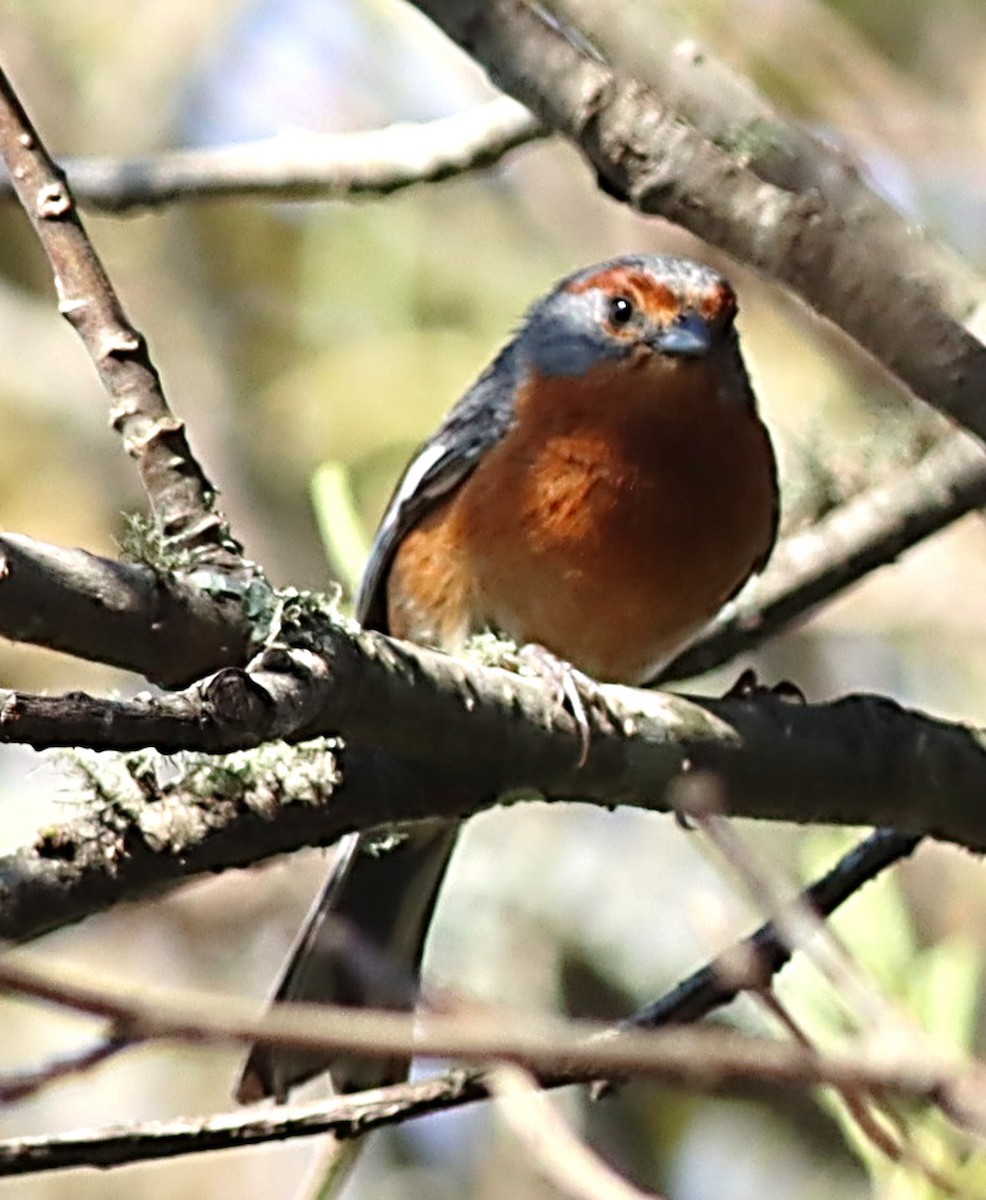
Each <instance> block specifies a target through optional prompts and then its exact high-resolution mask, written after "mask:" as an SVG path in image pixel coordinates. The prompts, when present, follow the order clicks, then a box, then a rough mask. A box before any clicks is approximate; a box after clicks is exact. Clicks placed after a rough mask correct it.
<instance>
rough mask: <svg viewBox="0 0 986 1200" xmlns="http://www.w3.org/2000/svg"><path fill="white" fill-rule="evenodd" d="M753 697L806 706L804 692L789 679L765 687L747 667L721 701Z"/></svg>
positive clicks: (754, 672) (750, 668)
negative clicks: (770, 697)
mask: <svg viewBox="0 0 986 1200" xmlns="http://www.w3.org/2000/svg"><path fill="white" fill-rule="evenodd" d="M753 696H774V697H775V698H776V699H778V700H786V701H787V702H788V703H789V704H807V703H808V701H807V699H806V698H805V694H804V692H803V691H802V690H801V688H799V687H798V685H797V684H796V683H793V682H792V681H791V680H790V679H780V680H778V682H777V683H775V684H771V685H769V686H768V685H767V684H765V683H761V682H760V680H759V679H758V678H757V673H756V671H754V670H753V668H752V667H747V668H746V670H745V671H743V672H741V674H740V676H739V678H738V679H737V680H736V682H735V683H734V684H733V685H732V687H730V688H729V689H728V690H727V691H726V692H724V693H723V697H722V698H723V700H749V699H750V698H751V697H753Z"/></svg>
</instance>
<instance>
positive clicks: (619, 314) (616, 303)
mask: <svg viewBox="0 0 986 1200" xmlns="http://www.w3.org/2000/svg"><path fill="white" fill-rule="evenodd" d="M636 311H637V310H636V308H635V307H634V304H633V301H632V300H630V299H628V297H626V296H614V297H613V298H612V299H611V300H610V302H609V305H608V307H607V310H606V316H607V317H608V318H609V323H610V325H613V326H615V328H617V329H622V328H623V327H624V326H626V325H629V324H630V322H631V321H632V320H633V318H634V316H635V315H636Z"/></svg>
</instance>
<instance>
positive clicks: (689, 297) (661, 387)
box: [237, 254, 779, 1102]
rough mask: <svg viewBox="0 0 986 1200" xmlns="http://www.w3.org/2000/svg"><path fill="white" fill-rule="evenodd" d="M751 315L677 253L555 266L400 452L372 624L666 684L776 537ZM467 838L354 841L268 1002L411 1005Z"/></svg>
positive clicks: (371, 1076) (415, 832) (377, 567)
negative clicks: (500, 642)
mask: <svg viewBox="0 0 986 1200" xmlns="http://www.w3.org/2000/svg"><path fill="white" fill-rule="evenodd" d="M736 312H737V300H736V294H735V292H734V290H733V288H732V286H731V285H730V284H729V283H728V282H727V280H726V279H725V278H723V277H722V276H721V275H720V274H719V273H718V272H716V271H714V270H713V269H712V268H710V267H708V266H705V265H703V264H700V263H698V262H695V261H692V260H689V259H685V258H678V257H673V256H670V255H659V254H636V255H624V256H621V257H617V258H613V259H610V260H608V261H605V262H601V263H597V264H594V265H592V266H589V267H585V268H583V269H581V270H578V271H576V272H575V273H573V274H570V275H567V276H566V277H565V278H563V279H562V280H560V281H559V282H558V283H557V284H556V285H555V286H554V287H553V288H552V289H551V290H550V291H549V292H548V293H547V294H546V295H545V296H543V297H541V298H540V299H539V300H537V301H536V302H535V303H534V304H533V305H532V306H531V307H530V308H529V309H528V311H527V313H526V315H525V316H524V318H523V320H522V321H521V323H520V325H519V327H518V329H517V331H516V333H515V334H514V336H513V337H512V338H511V339H510V340H509V341H508V342H507V344H506V345H505V346H504V347H503V349H501V350H500V352H499V353H498V354H497V355H496V357H495V358H494V359H493V361H492V363H491V364H490V365H489V366H488V367H487V368H486V370H485V371H484V372H483V373H482V374H481V375H480V376H479V378H478V379H477V380H476V382H475V383H474V384H473V385H472V386H471V387H470V388H468V389H467V391H466V392H465V393H464V394H463V395H462V397H461V398H460V399H459V400H458V402H457V403H456V404H455V405H454V406H453V407H452V409H451V410H450V411H449V413H448V415H447V416H446V417H445V419H444V420H443V421H442V422H441V423H440V425H439V427H438V429H437V430H436V431H435V433H434V434H432V436H431V437H430V438H428V439H427V440H426V441H425V442H424V443H423V444H422V445H421V446H420V448H419V449H418V451H417V452H416V454H415V455H414V456H413V458H412V459H411V461H410V463H409V464H408V466H407V468H406V470H405V471H404V473H403V475H402V477H401V479H400V481H399V482H398V484H397V486H396V489H395V491H394V493H393V496H392V498H391V500H390V502H389V504H388V505H387V508H386V510H385V512H384V515H383V518H382V520H381V522H380V525H379V527H378V530H377V533H376V536H375V538H374V540H373V543H372V547H371V549H370V552H369V557H368V561H367V564H366V568H365V571H364V573H363V576H362V581H361V584H360V587H359V590H358V594H357V597H356V603H355V614H356V617H357V619H358V621H359V622H360V624H361V625H362V626H363V627H364V628H367V629H373V630H378V631H380V632H381V633H384V634H388V635H389V636H391V637H394V638H400V639H405V640H408V641H411V642H416V643H419V644H422V645H425V646H429V647H433V648H437V649H439V650H442V651H445V652H447V653H449V654H461V653H462V652H463V651H465V650H466V648H467V644H468V642H469V639H470V637H472V636H473V635H475V634H478V633H483V632H486V631H492V632H494V633H496V634H497V635H498V636H500V637H503V638H506V639H509V640H510V641H512V642H514V643H517V644H518V645H521V646H533V647H536V648H538V650H539V651H541V652H542V653H543V654H544V655H546V656H547V660H548V661H550V662H554V663H556V664H561V666H562V669H568V668H569V667H570V668H571V669H573V670H575V671H576V672H578V673H581V674H584V675H587V676H589V677H590V678H591V679H592V680H594V681H599V682H619V683H623V684H631V685H642V684H645V683H647V682H649V681H651V680H653V679H654V677H655V675H656V674H657V673H658V672H659V671H660V669H661V667H662V666H663V665H665V664H666V663H668V662H669V661H670V659H671V658H672V657H673V656H674V655H675V654H676V653H677V652H678V651H679V650H681V649H682V648H683V647H684V646H685V645H686V644H687V643H688V642H689V641H690V640H692V639H693V638H694V636H695V635H696V634H697V633H698V632H699V631H700V630H701V629H702V627H703V626H705V625H706V624H708V622H709V621H710V620H711V619H712V618H713V617H714V616H715V615H716V613H717V612H718V611H719V610H720V609H721V608H722V607H723V605H724V604H726V603H727V602H728V601H729V600H730V599H731V598H732V597H733V596H735V594H736V593H737V592H738V591H739V589H740V588H741V587H742V586H743V585H744V584H745V583H746V581H747V580H748V579H749V578H750V576H751V575H753V574H756V573H757V572H759V571H761V570H762V569H763V567H764V565H765V564H766V562H767V559H768V557H769V555H770V552H771V550H772V548H773V545H774V542H775V540H776V536H777V527H778V519H779V492H778V480H777V465H776V460H775V456H774V451H773V447H772V443H771V438H770V435H769V433H768V431H767V428H766V426H765V425H764V423H763V421H762V420H761V419H760V416H759V413H758V407H757V402H756V398H755V396H754V392H753V388H752V385H751V383H750V380H749V376H748V374H747V371H746V367H745V365H744V361H743V357H742V354H741V351H740V345H739V338H738V334H737V331H736V326H735V318H736ZM457 833H458V827H457V825H455V824H453V823H449V822H443V821H431V822H422V823H417V824H415V825H413V826H409V827H408V828H407V829H406V830H404V831H402V833H401V834H400V835H399V836H396V837H395V838H394V839H393V841H394V843H395V844H394V846H393V847H392V848H391V849H390V850H389V851H380V852H371V850H372V847H371V841H370V840H369V839H368V836H367V835H365V834H349V835H347V836H346V837H344V838H343V839H342V841H341V842H340V843H339V847H338V851H337V856H336V859H335V862H334V864H333V867H332V869H331V873H330V875H329V878H328V880H327V882H326V884H325V886H324V888H323V889H322V891H321V893H320V895H319V896H318V898H317V900H316V902H315V904H314V906H313V908H312V911H311V912H310V914H309V917H308V919H307V922H306V924H305V926H304V928H303V930H302V932H301V934H300V935H299V937H298V939H297V940H296V943H295V945H294V947H293V949H292V952H291V955H290V957H289V960H288V963H287V966H286V968H285V970H284V971H283V973H282V975H281V978H280V982H279V983H278V985H277V988H276V990H275V994H274V998H275V999H276V1000H295V1001H298V1000H301V1001H307V1002H321V1003H341V1004H346V1005H356V1006H384V1007H393V1008H402V1009H410V1008H411V1007H413V1004H414V997H413V991H414V988H413V987H411V986H409V985H408V984H407V983H406V982H405V981H406V980H416V979H417V977H418V974H419V970H420V963H421V957H422V952H423V947H424V942H425V938H426V935H427V930H428V926H429V923H430V920H431V914H432V909H433V906H434V903H435V900H436V896H437V894H438V890H439V888H440V886H441V882H442V879H443V877H444V874H445V869H446V866H447V864H448V861H449V857H450V855H451V853H452V850H453V847H454V845H455V840H456V836H457ZM346 928H349V929H351V930H352V931H353V933H354V936H353V937H352V938H344V939H343V943H342V945H340V940H339V936H338V931H339V930H340V929H346ZM361 946H363V947H374V948H375V949H374V952H373V954H372V955H370V956H369V957H367V956H366V955H365V954H361V953H360V947H361ZM347 947H348V949H349V951H350V953H347V952H346V949H347ZM408 1067H409V1064H408V1063H407V1062H405V1061H392V1062H380V1061H375V1062H374V1061H370V1060H367V1059H360V1058H358V1057H341V1056H330V1055H324V1054H323V1055H317V1054H312V1053H311V1052H287V1051H281V1050H276V1049H272V1048H268V1047H263V1046H257V1047H254V1049H253V1051H252V1053H251V1055H250V1057H249V1060H248V1062H247V1064H246V1067H245V1068H244V1070H243V1073H242V1075H241V1079H240V1084H239V1088H238V1091H237V1097H238V1099H240V1100H241V1101H242V1102H252V1101H256V1100H259V1099H261V1098H263V1097H267V1096H271V1095H273V1096H275V1097H277V1098H282V1099H283V1098H284V1097H285V1096H286V1095H287V1093H288V1091H289V1090H290V1089H291V1088H292V1087H293V1086H295V1085H296V1084H298V1083H300V1082H302V1081H304V1080H305V1079H307V1078H310V1077H311V1076H312V1075H314V1074H318V1073H321V1072H322V1071H323V1070H328V1072H329V1076H330V1080H331V1082H332V1084H333V1087H334V1088H335V1089H336V1090H339V1091H353V1090H362V1089H365V1088H370V1087H378V1086H382V1085H383V1084H385V1083H391V1082H397V1081H399V1080H400V1079H402V1078H405V1077H406V1073H407V1070H408Z"/></svg>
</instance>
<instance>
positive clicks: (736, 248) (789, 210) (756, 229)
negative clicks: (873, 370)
mask: <svg viewBox="0 0 986 1200" xmlns="http://www.w3.org/2000/svg"><path fill="white" fill-rule="evenodd" d="M415 4H416V7H418V8H420V9H421V10H422V11H423V12H424V13H425V14H426V15H427V16H429V17H430V18H431V19H432V20H433V21H435V23H436V24H438V25H439V26H440V27H441V28H442V29H443V30H444V31H445V32H446V33H447V34H448V35H449V37H451V38H452V40H453V41H455V42H457V43H458V44H459V45H460V46H461V47H462V48H463V49H464V50H465V51H466V52H467V53H469V54H471V55H472V56H473V57H474V58H475V59H476V60H477V61H478V62H480V63H481V64H482V65H483V66H484V67H485V68H486V69H487V71H488V72H489V73H490V75H491V77H492V78H493V79H494V80H495V82H496V83H497V84H498V85H499V86H500V87H502V88H503V89H504V90H505V91H507V92H508V93H509V94H511V95H513V96H514V97H515V98H516V99H518V100H520V101H521V103H523V104H526V105H527V106H528V107H529V108H530V109H531V110H532V111H533V112H534V113H535V114H536V115H537V116H538V117H540V118H541V120H542V121H544V123H545V124H546V125H548V126H550V127H551V128H554V129H556V130H558V131H559V132H561V133H563V134H564V135H565V136H567V137H568V138H570V139H571V140H572V141H573V142H574V143H575V144H576V145H577V146H578V147H579V148H580V150H581V151H582V153H583V155H584V156H585V158H586V160H587V161H588V163H589V165H590V166H591V167H592V168H593V169H594V170H595V172H596V173H597V175H598V178H599V182H600V185H601V186H602V187H603V188H604V189H605V190H606V191H607V192H609V193H610V194H611V195H612V196H613V197H614V198H616V199H618V200H621V201H623V202H624V203H626V204H629V205H630V206H631V207H632V208H635V209H637V210H638V211H639V212H642V213H645V214H650V215H654V216H661V217H664V218H666V219H667V220H670V221H674V222H676V223H678V224H680V225H683V226H684V227H685V228H687V229H689V230H691V231H692V232H693V233H695V234H697V235H698V236H699V237H702V238H704V239H705V240H706V241H708V242H711V243H713V244H714V245H717V246H720V247H722V249H724V250H725V251H727V252H728V253H729V254H732V255H733V256H734V257H736V258H738V259H740V260H742V261H743V262H746V263H749V264H750V265H751V266H752V267H754V268H756V269H757V270H759V271H761V272H762V273H763V274H765V275H767V276H768V277H769V278H771V279H774V280H777V281H778V282H780V283H782V284H784V285H786V286H787V287H790V288H791V289H792V290H793V291H795V292H796V293H797V294H799V295H800V296H802V297H803V298H804V299H805V300H806V301H807V302H808V303H809V304H810V305H811V306H812V307H813V308H815V310H816V311H817V312H819V313H820V314H821V315H822V316H824V317H826V318H827V319H829V320H830V321H832V322H834V323H835V324H837V325H838V326H840V328H842V329H844V330H845V331H846V332H847V333H848V334H849V335H850V337H852V338H854V339H855V340H856V341H857V342H858V343H859V344H860V345H861V346H862V347H864V348H865V349H866V350H868V351H869V352H870V353H871V354H872V355H873V356H874V357H875V358H876V359H877V360H878V361H879V362H881V363H882V364H883V365H884V366H885V367H886V368H887V369H888V370H889V371H890V372H891V373H893V374H894V375H896V376H897V377H898V378H899V379H900V380H901V381H902V382H903V383H904V384H905V385H906V386H907V387H909V388H910V389H911V391H913V392H914V393H915V394H916V395H917V396H919V397H921V398H922V399H924V400H926V401H927V402H928V403H929V404H932V405H934V406H935V407H937V408H939V409H941V410H942V411H943V412H945V413H947V414H949V415H950V416H952V417H954V418H955V419H956V420H958V421H960V422H961V423H963V424H965V425H966V426H968V428H969V429H971V430H972V431H973V432H974V433H977V434H979V436H980V437H986V402H984V401H983V396H986V348H984V347H983V345H982V344H981V343H980V342H979V341H978V340H977V339H976V338H974V337H973V336H972V335H971V334H969V333H967V332H966V330H965V329H964V328H963V326H962V325H961V324H960V321H959V320H958V319H956V315H953V312H957V316H958V317H959V318H964V317H965V316H966V315H967V308H968V304H969V302H970V298H969V296H968V294H966V295H964V296H959V297H956V296H955V295H953V294H952V292H953V288H954V284H955V280H954V278H953V277H951V276H950V275H949V274H948V273H947V272H946V271H944V270H943V267H942V258H941V255H940V253H939V252H938V251H937V250H936V249H935V247H933V246H932V245H931V244H930V243H929V242H928V241H926V240H925V239H924V238H923V237H922V236H920V235H919V234H918V233H916V232H915V231H914V229H913V228H912V227H911V226H909V225H908V224H907V223H906V222H905V221H904V220H903V219H902V218H901V217H900V216H898V214H897V213H895V212H894V211H893V209H891V208H890V206H889V205H887V204H886V203H884V202H883V201H882V200H880V199H879V198H878V197H877V196H876V195H874V194H873V193H872V192H870V191H869V190H868V189H867V188H865V187H864V186H862V184H860V185H859V186H858V187H857V188H855V189H853V191H852V193H851V194H846V195H843V196H842V197H841V199H840V202H839V203H834V202H833V201H832V200H830V199H829V198H828V197H827V196H826V195H824V194H823V193H822V192H820V191H819V190H818V189H817V188H815V187H806V188H805V189H804V190H799V189H797V188H794V187H792V188H790V189H788V188H783V187H779V186H777V185H776V184H771V183H767V182H766V181H764V180H763V179H761V178H759V177H758V176H757V175H755V174H754V173H753V172H752V171H750V170H748V169H746V168H745V167H744V166H743V165H742V162H741V160H740V159H739V157H738V156H736V155H734V154H732V153H730V152H729V151H728V150H723V149H721V148H720V147H719V146H717V145H714V144H713V143H712V142H711V141H709V140H708V139H706V138H705V137H703V136H702V135H701V134H700V133H698V132H697V131H696V130H695V129H694V128H693V127H692V126H690V125H688V124H686V123H685V122H684V121H682V120H681V119H680V117H679V115H678V114H677V112H675V111H673V110H671V109H669V108H668V107H667V106H666V105H665V104H663V103H662V101H661V99H660V98H659V97H658V96H656V95H655V94H654V93H653V92H652V91H650V90H648V89H647V88H646V87H645V86H643V85H642V84H641V83H640V82H639V81H637V80H635V79H633V78H626V77H623V76H620V75H619V74H617V73H615V72H614V71H613V70H611V69H610V68H609V67H607V66H606V65H604V64H603V63H601V62H599V61H598V60H596V59H595V58H592V57H590V56H589V55H587V54H586V53H585V52H584V51H582V50H581V49H579V48H578V47H577V46H576V45H575V44H574V43H573V41H571V40H569V39H568V38H566V37H565V36H564V35H563V34H562V33H561V32H560V31H559V29H557V28H556V27H555V26H553V25H551V24H549V23H548V22H546V21H545V19H544V18H543V16H542V15H541V14H540V12H539V11H538V9H537V8H535V7H534V6H532V5H529V4H527V3H525V2H524V0H415Z"/></svg>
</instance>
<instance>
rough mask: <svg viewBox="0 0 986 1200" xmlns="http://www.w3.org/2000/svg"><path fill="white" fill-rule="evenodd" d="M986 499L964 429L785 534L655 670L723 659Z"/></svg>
mask: <svg viewBox="0 0 986 1200" xmlns="http://www.w3.org/2000/svg"><path fill="white" fill-rule="evenodd" d="M983 505H986V454H984V453H983V448H982V446H980V445H979V443H978V442H976V441H974V440H973V439H972V438H970V437H968V436H967V435H966V434H963V433H954V434H952V435H951V436H949V437H946V438H945V439H944V440H943V441H942V442H941V443H940V444H939V445H938V446H936V447H935V449H934V450H932V451H931V452H930V453H928V454H927V455H925V457H924V458H922V459H921V460H920V462H917V463H915V464H913V465H911V466H909V467H907V468H906V469H905V470H902V471H901V472H900V473H899V474H898V475H897V476H896V477H895V478H893V479H891V480H890V481H889V482H888V483H885V484H882V485H880V484H878V485H877V486H876V487H873V488H869V489H867V490H866V491H865V492H862V493H860V494H859V495H858V496H854V497H853V498H852V499H851V500H847V501H846V502H845V503H844V504H840V505H839V506H838V507H837V508H834V509H833V510H832V511H831V512H829V513H827V514H826V515H825V516H824V517H822V518H821V519H820V520H819V521H817V522H816V523H815V524H814V525H812V527H811V528H810V529H807V530H805V531H804V532H802V533H798V534H793V535H791V536H789V537H786V538H784V539H783V540H782V541H781V542H780V544H779V545H778V546H777V549H776V550H775V551H774V553H773V555H772V556H771V560H770V563H769V565H768V567H767V570H766V571H765V572H764V574H763V575H761V576H760V577H759V578H757V579H755V580H753V582H752V583H751V584H750V585H749V586H748V587H747V588H746V589H745V590H744V591H743V592H742V594H741V595H740V596H739V597H738V599H737V601H736V602H735V604H733V605H731V606H730V607H729V609H728V610H727V612H726V613H725V614H724V615H723V616H722V617H720V618H719V620H717V621H716V622H715V623H714V624H713V625H712V626H711V627H710V628H709V630H708V631H707V632H706V633H705V634H704V635H703V636H702V637H701V638H700V639H699V640H698V641H697V642H696V643H695V644H694V645H692V646H690V647H689V648H688V649H687V650H685V651H683V652H682V653H681V654H680V655H679V656H678V657H677V658H676V659H675V660H674V662H672V663H669V664H668V666H667V667H665V668H664V670H663V671H662V672H661V676H660V678H661V679H662V680H666V679H687V678H688V677H689V676H692V675H698V674H701V672H703V671H710V670H712V669H713V667H718V666H720V665H721V664H723V663H726V662H729V660H730V659H732V658H735V657H736V655H737V654H742V653H743V652H744V651H745V650H751V649H752V648H753V647H754V646H756V645H757V644H759V643H760V642H761V641H763V639H764V638H766V637H770V636H771V635H772V634H775V633H777V632H779V631H780V630H781V629H784V628H786V627H788V626H789V625H791V624H792V622H794V621H796V620H798V619H799V618H800V617H802V616H804V615H805V614H806V613H807V612H809V611H810V610H811V609H813V608H816V607H817V606H818V605H820V604H822V603H824V602H825V601H826V600H830V599H831V598H832V597H833V596H835V595H837V594H838V593H839V592H842V591H844V590H845V589H846V588H848V587H850V586H851V585H852V584H854V583H856V582H857V581H858V580H860V579H862V578H863V577H864V576H865V575H868V574H870V572H872V571H873V570H875V569H876V568H877V567H882V566H884V565H886V564H887V563H890V562H893V561H894V560H895V559H897V558H898V557H899V556H900V555H901V554H903V553H904V551H905V550H909V549H910V548H911V547H912V546H915V545H917V543H918V542H920V541H922V540H923V539H924V538H926V537H929V536H930V535H931V534H933V533H937V532H938V531H939V530H940V529H943V528H944V527H945V526H946V525H949V524H951V522H952V521H955V520H957V519H958V518H959V517H962V516H965V514H966V513H968V512H972V511H973V510H974V509H977V508H981V507H983Z"/></svg>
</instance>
